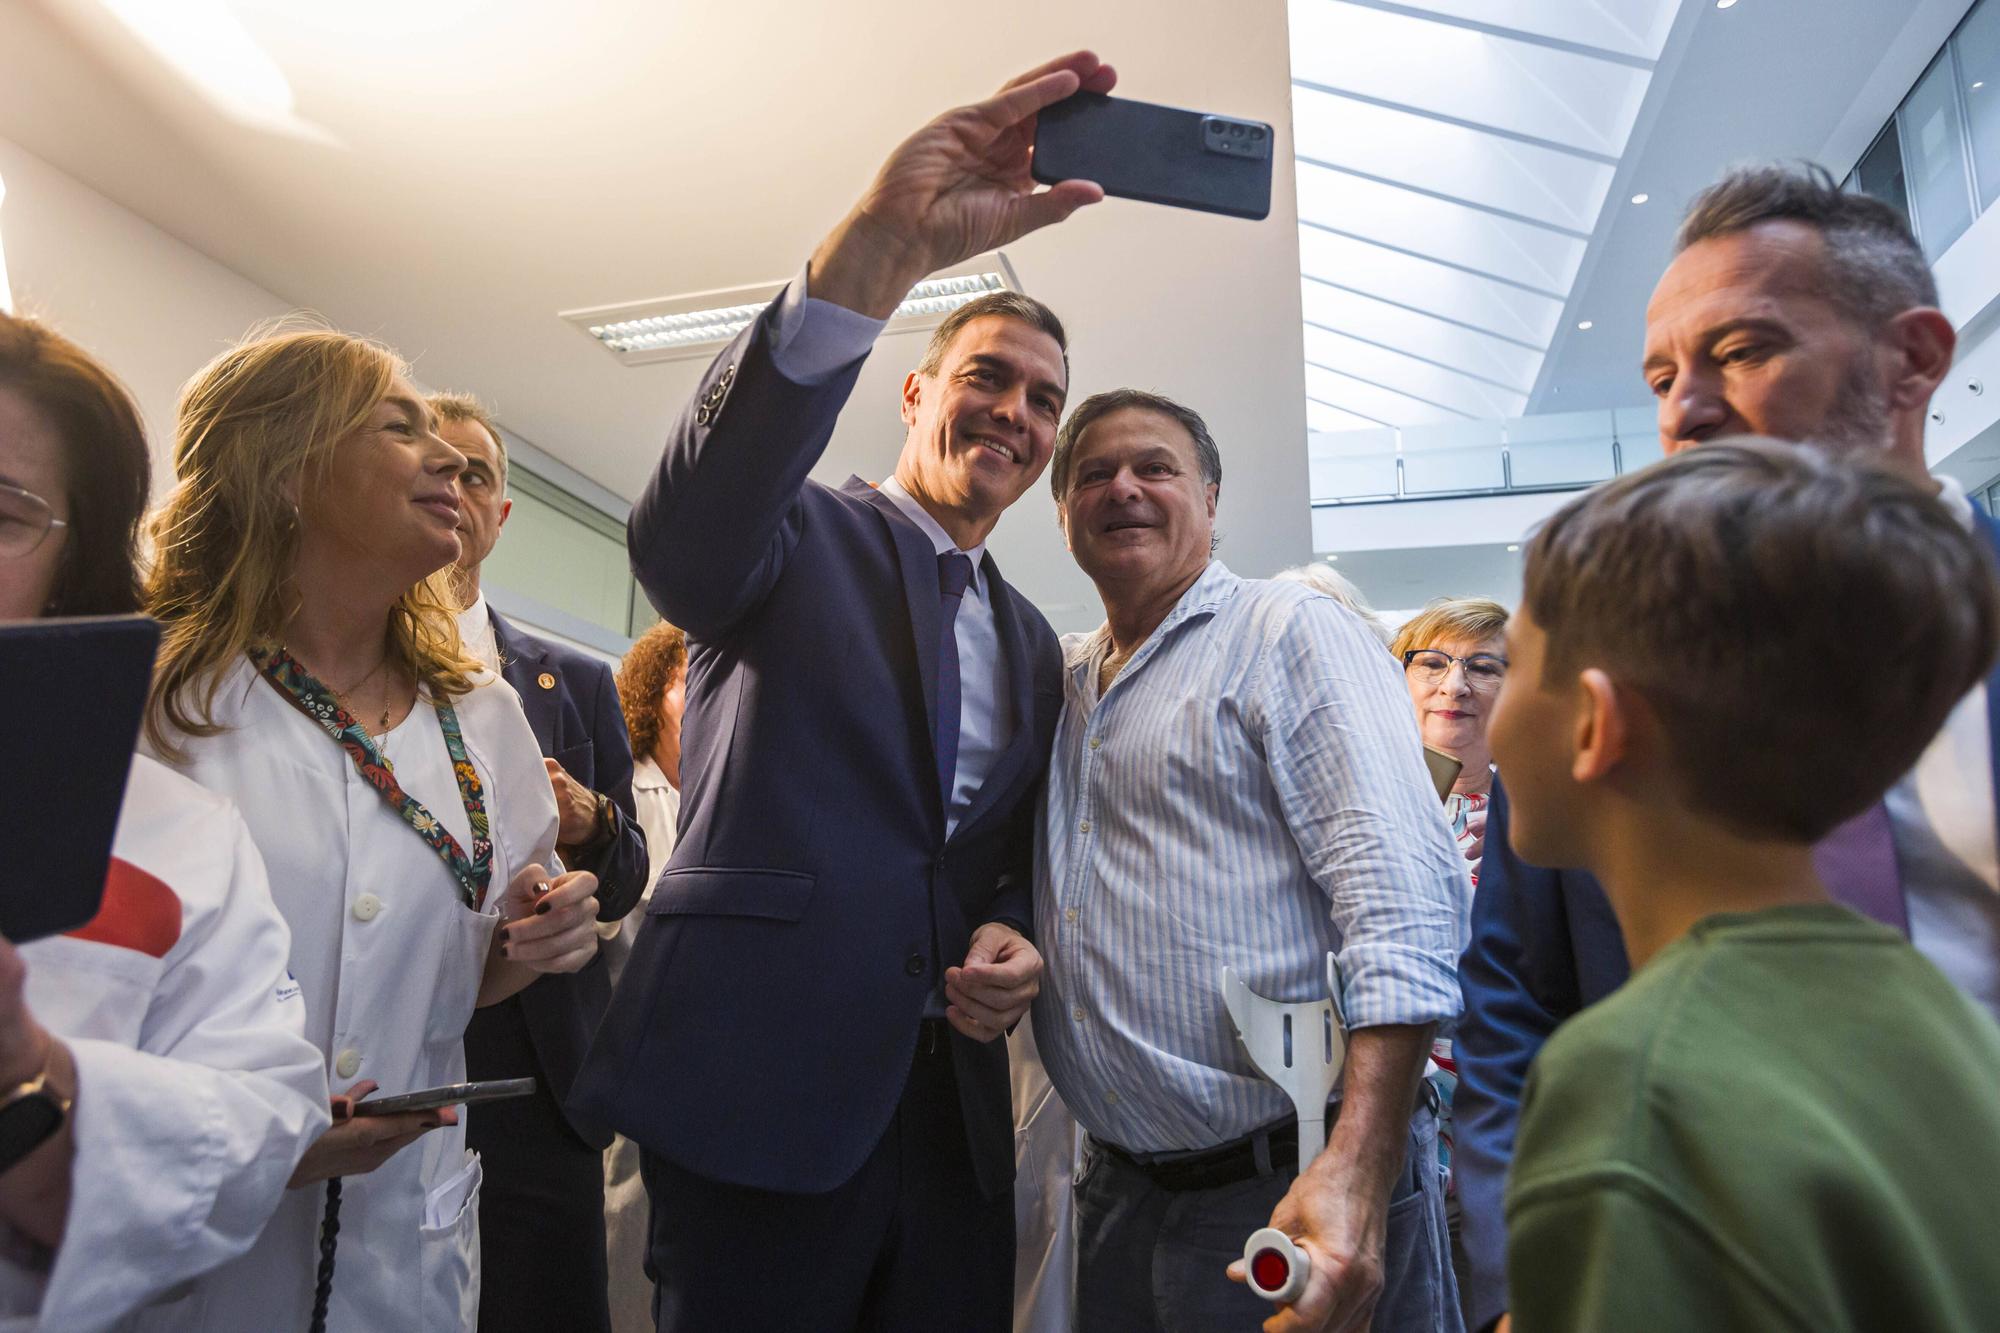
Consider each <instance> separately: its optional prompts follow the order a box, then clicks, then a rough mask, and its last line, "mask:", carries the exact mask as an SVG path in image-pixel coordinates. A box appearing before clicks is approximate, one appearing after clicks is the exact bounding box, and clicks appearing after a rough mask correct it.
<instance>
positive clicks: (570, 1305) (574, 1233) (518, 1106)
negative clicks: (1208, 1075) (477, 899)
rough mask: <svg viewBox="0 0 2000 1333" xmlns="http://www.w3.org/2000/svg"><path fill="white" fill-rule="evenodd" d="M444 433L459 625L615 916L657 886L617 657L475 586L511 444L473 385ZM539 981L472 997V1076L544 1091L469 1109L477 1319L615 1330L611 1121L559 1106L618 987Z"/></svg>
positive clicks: (574, 854)
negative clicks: (481, 998) (450, 457)
mask: <svg viewBox="0 0 2000 1333" xmlns="http://www.w3.org/2000/svg"><path fill="white" fill-rule="evenodd" d="M430 402H431V406H432V408H433V409H434V410H435V411H436V412H437V414H438V421H439V425H438V432H439V434H441V435H442V436H444V438H445V439H446V440H447V441H448V442H449V443H450V444H451V445H452V446H453V447H454V448H456V449H457V450H458V451H459V452H460V453H462V454H464V455H465V469H464V471H462V472H460V473H459V477H458V491H459V508H458V513H459V541H460V544H461V546H462V547H463V548H464V549H463V552H462V554H461V555H460V557H459V563H458V567H457V578H458V585H459V594H460V596H461V597H462V598H463V600H464V601H465V603H466V609H465V611H464V612H463V613H462V614H461V615H460V617H459V631H460V633H461V634H462V635H463V636H464V638H465V643H466V647H467V649H468V650H469V651H471V653H472V654H473V655H474V656H475V657H478V658H480V659H481V660H483V661H484V662H485V663H486V664H487V665H488V666H489V667H493V666H497V667H498V669H499V671H500V674H501V675H502V676H503V677H504V678H505V679H506V681H507V683H508V684H509V685H511V686H513V687H514V692H515V693H516V694H518V695H520V696H521V708H522V711H523V712H525V713H526V714H527V716H528V725H529V726H530V727H532V728H533V729H534V732H535V739H536V741H537V742H539V743H540V745H541V750H542V754H543V756H544V757H545V758H544V762H545V763H546V764H547V765H548V771H549V782H550V784H551V785H552V786H553V787H554V788H555V795H556V807H557V809H558V810H559V811H560V813H561V826H560V828H559V829H558V831H557V839H558V843H559V846H560V848H561V852H562V858H563V862H564V864H565V865H568V866H570V867H571V868H573V869H578V870H589V871H592V872H594V873H595V874H596V875H597V884H598V908H599V910H598V916H599V919H600V920H604V921H615V920H617V919H618V918H620V917H622V916H624V915H625V914H626V913H627V912H629V911H631V910H632V908H633V906H634V905H636V904H637V903H638V901H639V896H640V895H641V894H642V893H644V892H645V890H646V835H645V833H644V832H643V831H642V830H641V829H640V827H639V821H638V818H637V816H636V813H635V811H634V809H633V806H632V743H631V741H630V739H629V738H628V737H627V736H626V734H625V717H624V714H623V713H622V712H621V711H620V710H619V707H618V691H617V688H616V686H615V685H614V684H613V683H612V673H611V668H610V667H609V666H607V665H606V664H605V663H603V662H600V661H598V660H597V659H596V658H594V657H591V656H589V655H588V654H586V653H581V652H578V651H577V650H576V649H574V648H566V647H564V646H562V645H560V644H555V643H549V642H547V641H546V640H543V639H538V638H535V637H534V636H533V635H530V634H524V633H522V632H521V631H520V630H518V629H515V628H514V627H513V626H512V625H509V624H508V623H507V622H506V621H505V620H503V619H501V618H500V615H499V613H498V612H496V611H494V610H493V609H492V607H491V606H489V605H488V604H487V601H486V597H485V595H484V593H483V592H482V591H481V590H480V585H479V571H480V567H481V565H483V564H484V563H485V560H486V557H487V556H489V555H491V554H492V553H493V548H494V546H495V544H496V543H497V542H498V541H499V538H500V529H501V526H502V525H503V524H505V523H506V521H507V515H508V513H509V512H510V511H511V510H512V508H513V502H512V501H511V500H509V499H508V498H507V449H506V445H505V444H504V443H503V442H502V441H501V438H500V428H499V427H498V426H497V425H495V424H494V422H493V419H492V418H491V417H490V416H489V415H487V413H486V410H485V409H484V408H483V407H481V406H480V404H479V402H478V400H477V399H474V398H472V397H470V396H468V395H465V394H438V395H436V396H434V397H432V399H431V400H430ZM552 980H553V981H554V984H553V985H548V986H544V985H542V984H540V982H537V983H536V984H535V985H532V986H529V987H528V988H527V989H526V990H524V991H522V992H521V993H520V994H518V995H516V996H514V997H512V998H511V999H507V1000H504V1001H502V1002H501V1003H499V1004H496V1005H490V1006H488V1007H487V1008H484V1009H480V1010H478V1011H476V1012H475V1013H474V1014H473V1016H472V1023H471V1025H470V1026H469V1027H468V1028H467V1029H466V1032H465V1065H466V1076H467V1077H468V1078H472V1079H498V1078H520V1077H523V1076H532V1077H533V1078H534V1079H535V1085H536V1086H535V1095H534V1096H532V1097H524V1098H521V1099H519V1100H518V1101H507V1102H495V1103H493V1104H492V1105H490V1106H479V1107H474V1108H472V1109H471V1110H470V1111H469V1112H468V1113H467V1120H466V1139H467V1142H468V1143H470V1144H471V1146H472V1147H473V1148H474V1149H475V1150H477V1151H478V1153H479V1154H480V1157H481V1158H482V1165H483V1167H484V1170H485V1179H484V1181H483V1183H482V1184H481V1186H480V1192H479V1240H480V1254H481V1269H482V1277H481V1282H480V1288H479V1327H480V1329H481V1333H507V1330H513V1329H519V1330H522V1331H523V1333H529V1331H530V1330H534V1331H536V1333H539V1330H543V1329H549V1328H562V1329H567V1330H576V1331H577V1333H609V1330H610V1327H611V1313H610V1307H609V1303H608V1298H607V1296H606V1290H607V1288H606V1260H605V1237H604V1164H603V1160H604V1159H603V1153H604V1149H605V1148H606V1147H608V1146H609V1145H610V1143H611V1135H610V1134H609V1133H608V1132H606V1131H605V1130H603V1129H602V1128H601V1127H597V1126H593V1125H591V1124H589V1123H588V1122H586V1121H584V1120H582V1119H581V1118H579V1117H576V1116H572V1115H569V1114H567V1113H566V1112H565V1111H564V1110H563V1099H564V1098H565V1097H567V1096H568V1095H569V1089H570V1085H571V1084H572V1083H574V1082H575V1081H576V1071H577V1066H579V1065H580V1064H582V1062H583V1053H584V1050H585V1048H586V1047H588V1046H589V1044H590V1037H591V1034H592V1033H593V1032H595V1031H596V1030H597V1022H598V1019H600V1018H601V1017H603V1015H604V1008H605V1005H606V1004H608V1003H609V1002H610V999H611V977H610V972H609V969H608V967H607V964H606V961H605V959H603V958H602V957H599V958H595V959H593V960H592V961H591V963H590V965H589V966H588V967H586V968H584V969H583V970H582V971H580V972H573V973H570V974H568V975H565V976H562V977H558V978H552Z"/></svg>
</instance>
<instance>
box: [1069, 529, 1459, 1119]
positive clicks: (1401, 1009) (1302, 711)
mask: <svg viewBox="0 0 2000 1333" xmlns="http://www.w3.org/2000/svg"><path fill="white" fill-rule="evenodd" d="M1063 647H1064V659H1063V712H1062V717H1061V719H1060V721H1058V722H1057V724H1056V736H1055V747H1054V753H1053V755H1052V756H1051V758H1050V761H1049V776H1048V786H1047V790H1046V795H1045V797H1044V805H1043V817H1042V820H1041V827H1040V832H1039V836H1038V837H1037V839H1036V848H1035V858H1036V864H1035V924H1036V932H1037V934H1036V941H1037V943H1038V944H1039V945H1040V946H1041V950H1042V954H1043V957H1044V959H1045V960H1046V962H1047V970H1046V972H1045V973H1044V974H1043V978H1042V990H1041V995H1040V997H1039V998H1037V1000H1036V1001H1035V1041H1036V1043H1037V1045H1038V1046H1039V1048H1040V1050H1041V1055H1042V1060H1043V1063H1044V1064H1046V1065H1047V1066H1048V1071H1049V1077H1050V1078H1051V1079H1052V1080H1053V1081H1054V1083H1055V1086H1056V1090H1057V1091H1058V1092H1060V1093H1061V1094H1062V1097H1063V1100H1064V1101H1065V1102H1066V1103H1067V1104H1068V1105H1069V1108H1070V1110H1071V1111H1072V1112H1073V1113H1074V1114H1075V1116H1076V1118H1077V1120H1078V1121H1079V1122H1080V1123H1081V1124H1082V1125H1083V1127H1084V1128H1085V1129H1087V1130H1089V1131H1090V1133H1091V1134H1093V1135H1095V1136H1096V1137H1097V1138H1099V1139H1102V1140H1104V1141H1106V1142H1109V1143H1114V1144H1117V1145H1118V1146H1120V1147H1122V1148H1127V1149H1131V1150H1135V1151H1141V1152H1170V1151H1183V1150H1188V1149H1197V1148H1208V1147H1213V1146H1215V1145H1216V1144H1220V1143H1225V1142H1227V1141H1229V1140H1231V1139H1235V1138H1239V1137H1241V1136H1243V1135H1245V1134H1248V1133H1250V1132H1251V1131H1252V1130H1255V1129H1257V1128H1258V1127H1260V1126H1263V1125H1268V1124H1271V1123H1273V1122H1275V1121H1277V1120H1278V1119H1280V1118H1281V1117H1283V1116H1284V1115H1285V1113H1286V1112H1288V1111H1289V1110H1290V1109H1291V1102H1290V1100H1289V1099H1288V1098H1287V1097H1286V1095H1285V1094H1284V1093H1283V1092H1281V1091H1279V1090H1278V1088H1277V1087H1276V1085H1274V1084H1272V1083H1270V1082H1268V1081H1266V1080H1265V1079H1264V1078H1263V1077H1262V1076H1260V1075H1259V1074H1258V1073H1257V1072H1256V1070H1255V1068H1254V1067H1253V1066H1252V1065H1251V1064H1250V1061H1249V1058H1248V1057H1247V1056H1246V1055H1245V1054H1244V1052H1243V1048H1242V1046H1241V1044H1240V1043H1239V1042H1238V1041H1237V1040H1236V1036H1235V1033H1234V1030H1233V1029H1232V1028H1231V1026H1230V1022H1229V1017H1228V1014H1227V1011H1226V1010H1225V1008H1224V1006H1223V999H1222V989H1221V982H1222V969H1223V968H1224V967H1225V966H1229V967H1233V968H1235V970H1236V973H1237V975H1239V976H1241V977H1242V978H1243V979H1244V981H1245V982H1247V983H1248V984H1249V986H1250V988H1251V989H1252V990H1254V991H1256V992H1257V993H1258V994H1259V995H1263V996H1267V997H1269V998H1270V999H1273V1000H1279V1001H1283V1002H1309V1001H1314V1000H1321V999H1324V998H1326V955H1327V954H1328V953H1329V952H1332V953H1335V954H1337V955H1338V957H1339V963H1340V973H1341V984H1342V1000H1343V1003H1344V1007H1345V1011H1346V1021H1347V1024H1348V1026H1349V1027H1350V1028H1363V1027H1373V1026H1378V1025H1386V1024H1405V1023H1407V1024H1423V1023H1440V1022H1445V1021H1447V1020H1449V1019H1451V1018H1453V1017H1455V1016H1456V1015H1457V1013H1458V1009H1459V990H1458V975H1457V964H1458V955H1459V953H1460V951H1461V950H1463V948H1464V947H1465V940H1466V935H1467V928H1468V918H1469V913H1470V910H1471V900H1472V881H1471V878H1470V876H1469V875H1468V874H1467V872H1466V865H1465V860H1464V858H1463V857H1461V856H1460V855H1459V852H1458V848H1457V846H1456V844H1455V843H1454V842H1453V840H1452V835H1451V831H1450V829H1449V828H1448V827H1447V825H1446V824H1445V822H1444V819H1443V818H1442V816H1441V815H1440V813H1439V805H1438V797H1437V789H1436V787H1434V786H1433V785H1432V783H1431V780H1430V775H1429V773H1428V771H1427V770H1426V769H1425V767H1424V761H1423V750H1422V746H1421V743H1420V742H1419V740H1418V738H1417V724H1416V717H1415V715H1414V714H1413V713H1412V712H1411V710H1410V697H1409V692H1408V691H1407V690H1406V689H1405V688H1404V686H1403V681H1402V679H1401V676H1400V674H1399V673H1398V672H1397V670H1396V666H1395V661H1394V659H1392V658H1391V657H1390V656H1389V655H1388V654H1387V653H1385V652H1383V651H1382V644H1381V641H1380V640H1379V639H1377V638H1376V637H1375V636H1374V634H1373V633H1371V632H1370V631H1369V630H1368V628H1367V627H1366V626H1365V625H1364V624H1363V623H1362V621H1361V619H1360V618H1359V617H1358V616H1356V615H1355V614H1354V613H1353V612H1351V611H1349V610H1347V609H1346V608H1345V607H1342V606H1340V605H1339V604H1338V603H1336V602H1335V601H1334V600H1333V599H1332V598H1330V597H1327V596H1325V595H1324V594H1322V593H1317V592H1314V591H1312V590H1311V589H1308V588H1306V587H1305V586H1303V585H1301V584H1296V583H1280V582H1275V581H1271V580H1246V579H1240V578H1237V577H1236V576H1235V575H1234V574H1232V573H1230V572H1229V570H1228V569H1226V568H1225V567H1224V566H1223V565H1222V563H1221V562H1220V561H1211V562H1210V563H1209V566H1208V568H1207V570H1206V571H1205V572H1204V573H1203V574H1202V576H1201V577H1200V578H1199V579H1198V580H1196V582H1195V584H1194V586H1193V587H1191V588H1189V589H1188V590H1187V592H1186V593H1185V594H1183V595H1182V597H1181V600H1180V602H1179V603H1178V604H1177V605H1176V606H1175V607H1174V609H1173V611H1172V612H1171V613H1169V614H1168V616H1167V618H1166V619H1165V620H1164V621H1162V622H1161V624H1160V626H1159V628H1158V629H1156V630H1154V631H1153V633H1152V635H1151V636H1150V637H1149V638H1148V639H1147V640H1146V642H1145V643H1144V644H1142V645H1141V646H1140V647H1139V650H1138V651H1137V652H1135V653H1134V654H1133V655H1132V660H1131V661H1130V662H1129V663H1128V664H1127V665H1126V667H1125V669H1124V670H1123V671H1122V672H1121V673H1120V674H1119V675H1118V677H1117V678H1116V679H1115V680H1113V681H1112V682H1111V686H1110V688H1109V689H1107V690H1105V691H1104V693H1103V694H1102V696H1100V695H1099V693H1098V688H1097V676H1098V669H1099V667H1100V666H1101V664H1102V663H1103V661H1104V658H1105V655H1106V653H1107V651H1108V649H1109V647H1110V635H1109V634H1108V633H1107V632H1106V631H1105V630H1104V629H1102V628H1100V629H1098V630H1097V631H1095V632H1094V633H1091V634H1087V635H1071V636H1068V637H1066V638H1065V640H1064V643H1063Z"/></svg>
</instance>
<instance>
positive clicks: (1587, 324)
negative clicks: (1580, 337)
mask: <svg viewBox="0 0 2000 1333" xmlns="http://www.w3.org/2000/svg"><path fill="white" fill-rule="evenodd" d="M1576 326H1577V327H1578V328H1580V329H1582V330H1583V331H1584V332H1586V333H1588V332H1589V331H1590V330H1591V328H1592V327H1593V326H1592V324H1591V321H1589V320H1587V319H1579V320H1578V321H1577V322H1576Z"/></svg>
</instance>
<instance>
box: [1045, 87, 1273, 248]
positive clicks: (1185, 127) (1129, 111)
mask: <svg viewBox="0 0 2000 1333" xmlns="http://www.w3.org/2000/svg"><path fill="white" fill-rule="evenodd" d="M1275 140H1276V136H1275V135H1274V134H1273V133H1272V130H1271V127H1270V126H1269V125H1267V124H1265V123H1264V122H1263V121H1261V120H1239V119H1237V118H1235V117H1233V116H1215V115H1209V114H1207V113H1205V112H1201V111H1185V110H1182V109H1181V108H1180V107H1177V106H1158V105H1155V104H1154V103H1152V102H1134V101H1130V100H1128V99H1125V98H1119V97H1107V96H1105V95H1104V94H1103V93H1076V94H1073V95H1072V96H1069V97H1066V98H1064V99H1063V100H1062V101H1060V102H1057V103H1056V104H1055V105H1054V106H1051V107H1047V108H1044V109H1043V110H1042V111H1041V113H1040V114H1038V115H1037V116H1036V118H1035V161H1034V175H1035V179H1036V180H1038V181H1041V182H1042V183H1043V184H1044V185H1053V184H1055V183H1056V182H1057V181H1066V180H1087V181H1096V182H1097V183H1098V184H1099V185H1101V186H1103V187H1104V192H1105V193H1106V194H1115V195H1117V196H1118V197H1119V198H1121V199H1138V200H1142V201H1143V202H1145V203H1149V204H1171V205H1173V206H1174V207H1176V208H1195V209H1200V210H1201V211H1202V212H1204V213H1224V214H1227V215H1228V216H1230V217H1234V218H1251V219H1253V220H1259V219H1262V218H1265V217H1268V216H1269V215H1270V212H1271V160H1272V150H1273V147H1274V146H1275Z"/></svg>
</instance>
